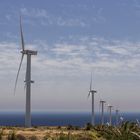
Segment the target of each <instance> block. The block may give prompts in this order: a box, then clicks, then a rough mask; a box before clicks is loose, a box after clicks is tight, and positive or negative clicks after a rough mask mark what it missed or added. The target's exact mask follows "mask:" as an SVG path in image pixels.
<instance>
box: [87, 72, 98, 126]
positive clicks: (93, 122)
mask: <svg viewBox="0 0 140 140" xmlns="http://www.w3.org/2000/svg"><path fill="white" fill-rule="evenodd" d="M95 93H97V91H96V90H94V89H92V73H91V81H90V90H89V94H88V97H89V96H90V94H91V96H92V105H91V108H92V115H91V124H92V125H95V111H94V94H95Z"/></svg>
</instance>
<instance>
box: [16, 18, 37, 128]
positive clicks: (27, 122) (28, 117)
mask: <svg viewBox="0 0 140 140" xmlns="http://www.w3.org/2000/svg"><path fill="white" fill-rule="evenodd" d="M20 35H21V46H22V51H21V54H22V55H21V61H20V64H19V68H18V72H17V76H16V81H15V88H14V94H15V92H16V86H17V81H18V76H19V72H20V69H21V65H22V61H23V58H24V55H27V67H26V76H25V81H24V82H25V87H26V114H25V127H31V83H34V81H32V80H31V56H32V55H37V51H33V50H25V45H24V37H23V30H22V24H21V17H20Z"/></svg>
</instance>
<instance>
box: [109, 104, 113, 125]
mask: <svg viewBox="0 0 140 140" xmlns="http://www.w3.org/2000/svg"><path fill="white" fill-rule="evenodd" d="M112 108H113V106H111V105H108V109H109V125H110V126H111V125H112Z"/></svg>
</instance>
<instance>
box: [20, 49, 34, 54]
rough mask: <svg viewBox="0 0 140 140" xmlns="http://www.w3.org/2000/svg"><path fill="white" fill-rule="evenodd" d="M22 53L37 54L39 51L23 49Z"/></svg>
mask: <svg viewBox="0 0 140 140" xmlns="http://www.w3.org/2000/svg"><path fill="white" fill-rule="evenodd" d="M21 53H22V54H27V55H37V51H33V50H22V51H21Z"/></svg>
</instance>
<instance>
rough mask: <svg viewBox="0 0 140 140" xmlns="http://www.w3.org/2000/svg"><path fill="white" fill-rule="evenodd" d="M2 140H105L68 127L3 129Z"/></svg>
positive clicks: (88, 131)
mask: <svg viewBox="0 0 140 140" xmlns="http://www.w3.org/2000/svg"><path fill="white" fill-rule="evenodd" d="M0 139H2V140H94V139H95V140H104V139H103V138H101V136H99V135H98V134H97V133H96V132H93V131H91V130H85V129H77V130H69V129H68V128H67V127H37V128H35V127H32V128H23V127H2V128H1V131H0Z"/></svg>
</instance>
